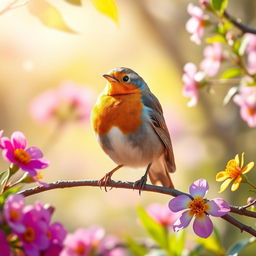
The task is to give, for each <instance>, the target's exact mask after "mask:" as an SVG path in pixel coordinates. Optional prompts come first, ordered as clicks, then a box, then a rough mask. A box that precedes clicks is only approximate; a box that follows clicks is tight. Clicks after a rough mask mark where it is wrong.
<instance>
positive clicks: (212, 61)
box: [200, 43, 222, 76]
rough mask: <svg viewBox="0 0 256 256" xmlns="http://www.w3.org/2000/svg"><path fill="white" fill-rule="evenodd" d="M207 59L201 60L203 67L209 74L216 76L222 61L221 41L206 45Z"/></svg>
mask: <svg viewBox="0 0 256 256" xmlns="http://www.w3.org/2000/svg"><path fill="white" fill-rule="evenodd" d="M204 56H205V59H204V60H203V61H202V62H201V65H200V66H201V69H202V70H203V71H204V72H205V73H206V74H207V75H208V76H215V75H216V74H217V73H218V71H219V68H220V64H221V61H222V48H221V44H220V43H215V44H212V45H209V46H207V47H205V49H204Z"/></svg>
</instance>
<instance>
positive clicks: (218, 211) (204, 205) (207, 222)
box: [169, 179, 230, 238]
mask: <svg viewBox="0 0 256 256" xmlns="http://www.w3.org/2000/svg"><path fill="white" fill-rule="evenodd" d="M208 189H209V185H208V182H207V181H206V180H205V179H199V180H197V181H195V182H194V183H193V184H192V185H191V186H190V188H189V192H190V195H191V196H192V198H193V199H192V198H190V197H189V196H187V195H180V196H177V197H176V198H173V199H172V200H171V201H170V202H169V208H170V209H171V211H173V212H180V211H182V214H181V216H180V218H179V219H178V220H177V221H176V222H175V223H174V225H173V229H174V231H175V232H177V231H179V230H181V229H183V228H186V227H187V226H188V225H189V223H190V222H191V220H192V218H193V217H195V220H194V223H193V229H194V232H195V233H196V234H197V235H198V236H200V237H202V238H207V237H208V236H210V235H211V233H212V231H213V224H212V221H211V219H210V218H209V216H208V215H211V216H215V217H221V216H223V215H225V214H227V213H228V212H229V211H230V208H229V204H228V203H227V202H226V201H224V200H223V199H221V198H215V199H212V200H209V201H208V200H207V199H204V196H205V195H206V193H207V192H208Z"/></svg>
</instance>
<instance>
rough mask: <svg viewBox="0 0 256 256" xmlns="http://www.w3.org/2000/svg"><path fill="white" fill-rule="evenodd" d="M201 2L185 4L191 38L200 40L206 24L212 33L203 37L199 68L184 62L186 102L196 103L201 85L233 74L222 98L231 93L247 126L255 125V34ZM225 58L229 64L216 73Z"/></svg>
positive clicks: (208, 3) (208, 2) (228, 77)
mask: <svg viewBox="0 0 256 256" xmlns="http://www.w3.org/2000/svg"><path fill="white" fill-rule="evenodd" d="M200 4H201V6H200V7H199V6H196V5H194V4H192V3H190V4H189V5H188V13H189V15H190V18H189V20H188V22H187V24H186V29H187V31H188V32H189V33H190V34H191V40H192V41H193V42H194V43H196V44H197V45H200V44H202V39H203V37H204V35H205V30H206V28H210V29H209V30H210V31H211V33H212V31H214V33H215V34H214V35H211V36H210V37H208V38H206V40H205V42H206V43H207V44H208V45H207V46H206V47H205V49H204V59H203V60H202V61H201V63H200V70H199V71H197V67H196V65H195V64H194V63H187V64H186V65H185V66H184V75H183V77H182V81H183V84H184V88H183V95H184V96H186V97H189V98H190V101H189V102H188V106H190V107H191V106H195V105H196V104H197V103H198V100H199V90H200V89H201V88H203V87H206V86H207V87H209V86H212V85H215V84H217V83H224V82H225V81H227V80H228V79H231V78H232V79H233V80H234V82H233V84H234V87H232V88H231V89H230V91H229V92H228V93H227V97H226V98H225V100H224V102H225V103H227V102H226V101H227V99H228V101H229V100H230V99H231V98H232V97H233V96H234V97H233V101H234V103H235V104H237V105H238V106H239V107H240V115H241V118H242V119H243V120H244V121H245V122H246V123H247V124H248V126H249V127H256V89H255V84H256V81H255V74H256V35H254V34H250V33H244V34H240V33H236V32H235V31H233V30H232V28H233V26H232V24H231V23H230V22H229V20H228V19H227V18H226V17H224V16H223V15H222V14H221V13H220V12H216V10H214V8H213V7H212V5H211V3H210V1H208V0H204V1H200ZM212 16H213V17H212ZM210 17H211V19H210ZM214 17H215V19H214ZM216 19H217V20H216ZM224 62H225V65H227V64H228V65H229V67H228V68H227V70H226V71H224V72H223V73H222V74H219V71H220V68H221V64H222V63H224ZM234 63H235V64H234ZM216 76H219V81H218V80H216V79H215V80H212V79H211V78H212V77H216ZM216 81H217V82H216ZM234 88H236V90H234ZM230 95H231V96H230Z"/></svg>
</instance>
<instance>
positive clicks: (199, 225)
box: [193, 214, 213, 238]
mask: <svg viewBox="0 0 256 256" xmlns="http://www.w3.org/2000/svg"><path fill="white" fill-rule="evenodd" d="M193 229H194V232H195V233H196V234H197V235H198V236H200V237H202V238H207V237H208V236H210V235H211V233H212V231H213V224H212V221H211V220H210V218H209V217H208V216H207V215H206V214H204V217H202V218H196V219H195V221H194V223H193Z"/></svg>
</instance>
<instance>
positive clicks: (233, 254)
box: [226, 237, 256, 256]
mask: <svg viewBox="0 0 256 256" xmlns="http://www.w3.org/2000/svg"><path fill="white" fill-rule="evenodd" d="M255 242H256V237H251V238H247V239H244V240H240V241H239V242H237V243H235V244H234V245H233V246H232V247H231V248H230V249H229V250H228V252H227V253H226V256H237V255H239V253H240V252H241V251H242V250H243V249H244V248H245V247H247V246H248V245H251V244H252V243H255Z"/></svg>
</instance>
